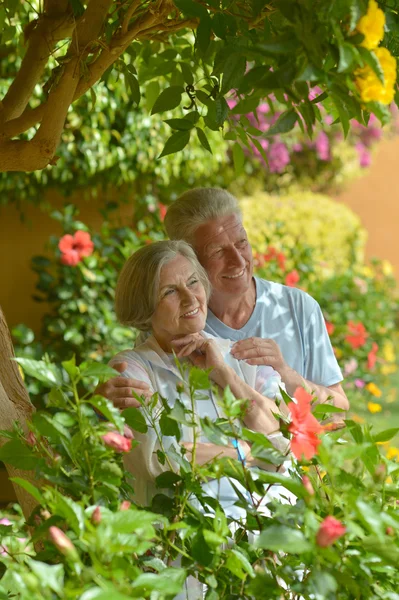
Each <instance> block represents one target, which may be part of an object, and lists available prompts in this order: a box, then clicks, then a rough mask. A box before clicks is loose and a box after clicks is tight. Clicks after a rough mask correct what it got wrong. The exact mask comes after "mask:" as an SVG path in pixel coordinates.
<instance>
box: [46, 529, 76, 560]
mask: <svg viewBox="0 0 399 600" xmlns="http://www.w3.org/2000/svg"><path fill="white" fill-rule="evenodd" d="M48 531H49V535H50V539H51V541H52V542H53V544H54V546H56V548H58V550H59V551H60V552H61V554H63V555H64V556H66V557H67V558H71V559H73V560H77V559H78V558H79V557H78V553H77V551H76V548H75V546H74V545H73V544H72V542H71V540H70V539H69V537H67V536H66V535H65V533H64V532H63V531H61V529H59V528H58V527H55V526H54V525H53V526H52V527H50V528H49V530H48Z"/></svg>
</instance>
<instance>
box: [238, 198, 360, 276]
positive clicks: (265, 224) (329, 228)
mask: <svg viewBox="0 0 399 600" xmlns="http://www.w3.org/2000/svg"><path fill="white" fill-rule="evenodd" d="M240 205H241V208H242V211H243V216H244V224H245V227H246V229H247V231H248V236H249V239H250V240H251V242H252V245H253V247H254V248H255V249H256V251H257V252H259V253H264V252H266V249H267V247H268V246H269V245H271V246H275V247H276V248H277V249H279V250H281V251H283V252H288V254H289V256H290V257H291V256H292V258H293V260H294V261H295V253H296V252H297V251H298V250H299V249H300V248H302V247H304V246H307V247H309V248H311V249H313V253H312V260H313V265H314V270H315V278H316V277H320V276H322V277H325V276H326V275H328V274H333V273H337V272H338V273H344V272H345V271H346V269H348V267H350V266H351V265H353V264H363V262H364V246H365V242H366V231H365V230H364V228H363V227H362V226H361V223H360V219H359V218H358V217H357V216H356V215H355V214H354V213H353V212H352V211H351V210H350V208H348V207H347V206H345V205H344V204H339V203H338V202H335V201H334V200H331V199H330V198H328V197H327V196H322V195H320V194H313V193H312V192H295V193H293V194H291V195H289V196H270V195H267V194H264V193H256V194H254V195H253V196H246V197H244V198H242V199H241V200H240ZM260 215H261V218H260Z"/></svg>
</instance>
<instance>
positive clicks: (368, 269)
mask: <svg viewBox="0 0 399 600" xmlns="http://www.w3.org/2000/svg"><path fill="white" fill-rule="evenodd" d="M362 272H363V275H364V276H365V277H374V271H373V269H372V268H371V267H368V266H367V265H365V266H364V267H363V269H362Z"/></svg>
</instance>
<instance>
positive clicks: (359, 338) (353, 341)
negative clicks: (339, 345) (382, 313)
mask: <svg viewBox="0 0 399 600" xmlns="http://www.w3.org/2000/svg"><path fill="white" fill-rule="evenodd" d="M347 326H348V329H349V334H348V335H346V336H345V340H346V341H347V342H348V344H350V345H351V346H352V348H354V349H355V348H360V347H361V346H364V344H365V343H366V341H367V336H368V333H367V331H366V328H365V326H364V325H363V323H360V321H359V323H354V322H353V321H348V324H347Z"/></svg>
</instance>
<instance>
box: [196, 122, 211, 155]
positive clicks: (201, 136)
mask: <svg viewBox="0 0 399 600" xmlns="http://www.w3.org/2000/svg"><path fill="white" fill-rule="evenodd" d="M195 129H196V131H197V135H198V139H199V141H200V144H201V146H202V147H203V148H205V150H208V152H210V153H211V154H212V148H211V147H210V145H209V142H208V138H207V137H206V135H205V132H204V131H203V130H202V129H201V128H200V127H196V128H195Z"/></svg>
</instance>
